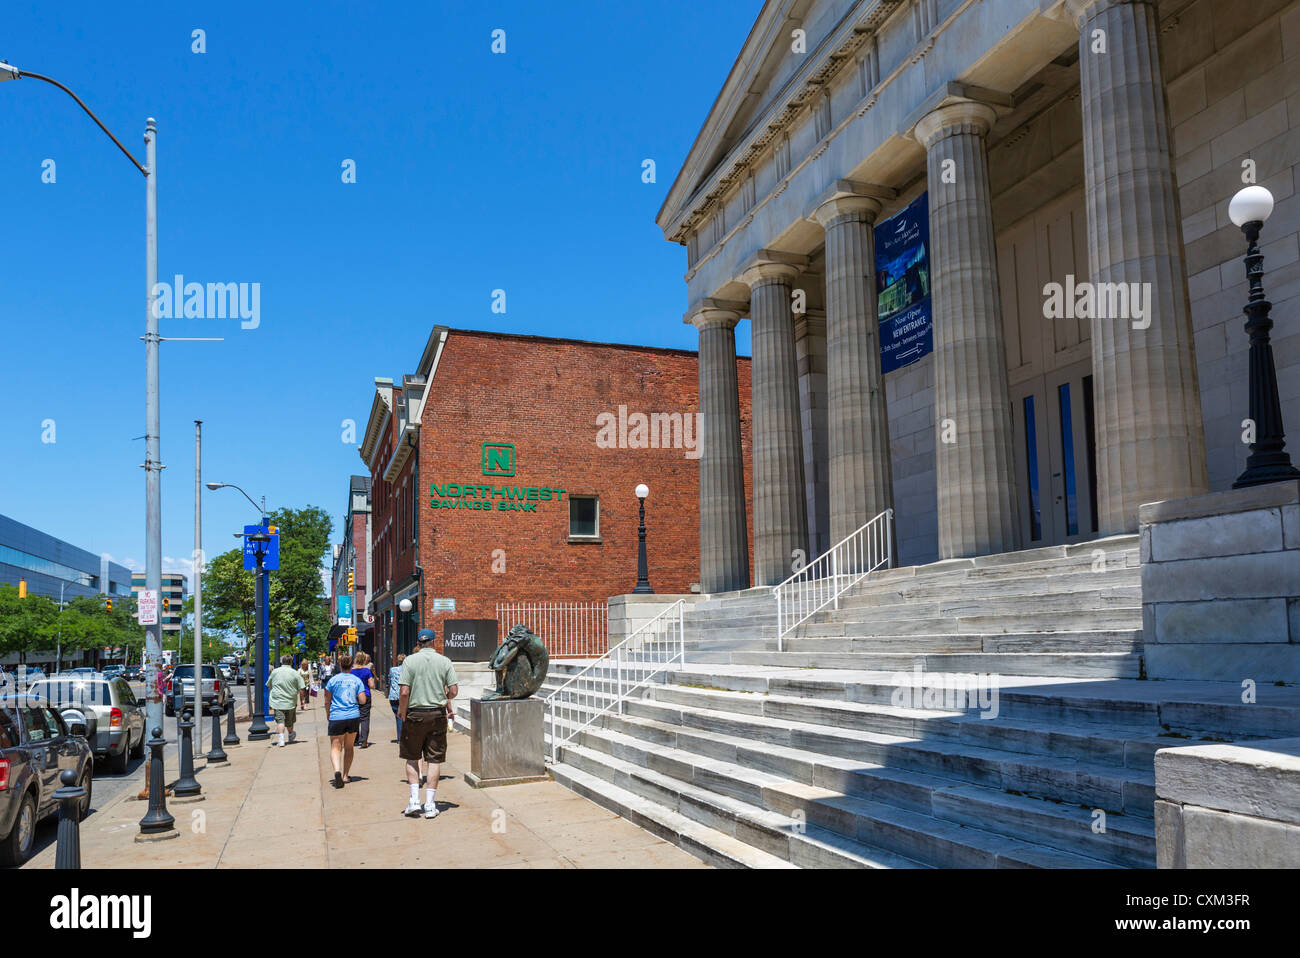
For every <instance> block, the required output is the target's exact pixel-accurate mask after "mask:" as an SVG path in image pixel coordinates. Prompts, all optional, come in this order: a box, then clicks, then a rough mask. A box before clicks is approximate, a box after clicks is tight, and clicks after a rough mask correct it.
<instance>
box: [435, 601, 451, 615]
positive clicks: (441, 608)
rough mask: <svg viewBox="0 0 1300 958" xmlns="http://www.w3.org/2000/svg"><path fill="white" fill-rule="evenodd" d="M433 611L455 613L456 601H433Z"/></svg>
mask: <svg viewBox="0 0 1300 958" xmlns="http://www.w3.org/2000/svg"><path fill="white" fill-rule="evenodd" d="M433 611H434V612H455V611H456V600H455V599H434V600H433Z"/></svg>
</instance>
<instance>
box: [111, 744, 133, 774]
mask: <svg viewBox="0 0 1300 958" xmlns="http://www.w3.org/2000/svg"><path fill="white" fill-rule="evenodd" d="M127 751H128V749H127V744H126V743H125V742H123V743H122V751H120V752H118V753H117V754H116V755H114V754H112V753H111V752H110V753H109V755H108V770H109V771H110V772H112V773H113V774H114V775H125V774H126V761H127V754H126V753H127Z"/></svg>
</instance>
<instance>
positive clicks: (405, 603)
mask: <svg viewBox="0 0 1300 958" xmlns="http://www.w3.org/2000/svg"><path fill="white" fill-rule="evenodd" d="M397 607H398V608H399V609H401V610H402V611H403V612H410V611H411V600H410V599H403V600H402V601H401V602H399V603H397Z"/></svg>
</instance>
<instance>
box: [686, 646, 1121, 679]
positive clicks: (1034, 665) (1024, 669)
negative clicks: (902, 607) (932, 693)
mask: <svg viewBox="0 0 1300 958" xmlns="http://www.w3.org/2000/svg"><path fill="white" fill-rule="evenodd" d="M687 658H688V660H689V661H690V662H691V663H692V664H695V665H706V666H719V665H745V666H769V667H774V668H792V669H837V670H857V671H883V672H911V671H912V670H913V669H914V668H921V669H924V670H925V671H927V672H963V673H964V672H996V673H999V674H1002V675H1016V676H1056V677H1066V678H1079V679H1104V678H1117V679H1119V678H1125V679H1136V678H1138V677H1139V676H1140V675H1141V672H1142V656H1141V655H1140V654H1139V653H1136V652H1044V653H1021V652H994V653H964V652H953V653H935V654H918V655H912V654H907V653H885V652H799V651H794V650H792V651H788V652H774V651H768V650H746V649H738V650H734V651H696V652H690V653H688V656H687Z"/></svg>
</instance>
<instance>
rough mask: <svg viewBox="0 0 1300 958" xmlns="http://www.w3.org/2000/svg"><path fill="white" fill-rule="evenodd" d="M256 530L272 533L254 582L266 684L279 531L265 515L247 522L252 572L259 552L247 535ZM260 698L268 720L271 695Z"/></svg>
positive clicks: (248, 565)
mask: <svg viewBox="0 0 1300 958" xmlns="http://www.w3.org/2000/svg"><path fill="white" fill-rule="evenodd" d="M255 532H265V533H266V534H267V535H269V536H270V537H271V541H270V542H268V543H266V555H265V557H263V559H262V575H261V581H259V582H256V583H254V585H255V587H256V588H257V589H258V591H259V592H261V594H262V602H261V605H262V615H261V621H259V622H258V623H257V631H258V649H257V661H258V664H259V666H260V668H259V669H258V681H259V682H262V683H263V684H265V682H266V677H267V676H268V675H270V674H271V660H270V654H271V648H270V633H271V629H270V622H271V578H270V576H268V575H267V574H266V573H268V572H277V571H279V569H280V533H279V531H278V530H277V529H276V528H275V526H273V525H271V521H270V520H269V519H267V518H266V517H265V516H263V517H262V521H261V522H260V523H259V524H258V525H255V526H244V568H245V569H248V570H249V571H250V572H256V571H257V553H256V551H255V550H254V548H253V544H252V543H251V542H249V541H248V537H249V536H251V535H252V534H253V533H255ZM260 701H261V702H262V703H263V717H264V718H265V719H266V720H268V721H269V720H270V719H271V718H272V717H273V714H274V713H272V711H271V703H270V697H269V696H266V695H262V696H261V698H260Z"/></svg>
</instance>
